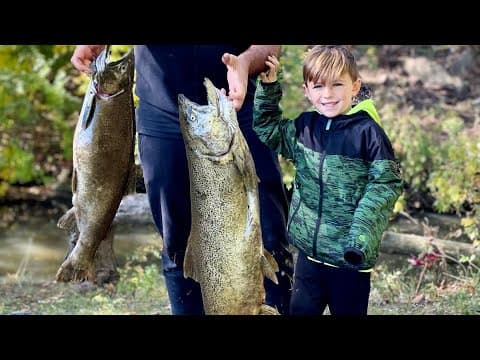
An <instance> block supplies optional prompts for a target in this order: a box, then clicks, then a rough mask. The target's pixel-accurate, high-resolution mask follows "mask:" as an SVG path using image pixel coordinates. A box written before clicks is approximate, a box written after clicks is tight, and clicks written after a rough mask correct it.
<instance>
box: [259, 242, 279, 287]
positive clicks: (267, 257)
mask: <svg viewBox="0 0 480 360" xmlns="http://www.w3.org/2000/svg"><path fill="white" fill-rule="evenodd" d="M262 271H263V274H264V275H265V276H266V277H267V278H268V279H270V280H272V281H273V282H274V283H275V284H277V285H278V279H277V275H276V274H275V273H276V272H277V271H278V264H277V261H276V260H275V258H274V257H273V256H272V254H270V253H269V252H268V251H267V250H266V249H263V256H262Z"/></svg>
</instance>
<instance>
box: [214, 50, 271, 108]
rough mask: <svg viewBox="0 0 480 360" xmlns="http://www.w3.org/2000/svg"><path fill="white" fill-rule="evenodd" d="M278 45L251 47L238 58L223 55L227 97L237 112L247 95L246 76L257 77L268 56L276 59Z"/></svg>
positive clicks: (264, 66)
mask: <svg viewBox="0 0 480 360" xmlns="http://www.w3.org/2000/svg"><path fill="white" fill-rule="evenodd" d="M279 54H280V45H251V46H250V47H249V48H248V49H247V50H245V51H244V52H243V53H241V54H240V55H238V56H235V55H232V54H229V53H225V54H223V56H222V61H223V63H224V64H225V65H226V66H227V69H228V71H227V80H228V87H229V89H228V97H229V98H230V99H231V100H233V104H234V106H235V109H236V110H237V111H238V110H240V108H241V107H242V105H243V101H244V100H245V95H246V94H247V87H248V76H249V75H258V74H259V73H260V72H262V71H264V70H265V68H266V65H265V61H266V60H267V58H268V56H269V55H275V56H276V57H278V56H279Z"/></svg>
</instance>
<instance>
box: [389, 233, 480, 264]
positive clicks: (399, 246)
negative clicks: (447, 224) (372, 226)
mask: <svg viewBox="0 0 480 360" xmlns="http://www.w3.org/2000/svg"><path fill="white" fill-rule="evenodd" d="M432 246H437V247H439V248H440V249H441V251H443V252H445V254H447V255H449V256H451V257H453V258H455V259H458V258H459V257H460V256H462V255H465V256H470V255H472V254H475V256H476V257H477V258H480V247H478V246H473V245H471V244H468V243H463V242H459V241H451V240H443V239H437V238H434V237H431V236H419V235H413V234H402V233H396V232H392V231H385V233H384V234H383V240H382V242H381V245H380V251H381V252H384V253H388V254H404V255H418V254H419V253H421V252H425V251H432V250H433V249H432Z"/></svg>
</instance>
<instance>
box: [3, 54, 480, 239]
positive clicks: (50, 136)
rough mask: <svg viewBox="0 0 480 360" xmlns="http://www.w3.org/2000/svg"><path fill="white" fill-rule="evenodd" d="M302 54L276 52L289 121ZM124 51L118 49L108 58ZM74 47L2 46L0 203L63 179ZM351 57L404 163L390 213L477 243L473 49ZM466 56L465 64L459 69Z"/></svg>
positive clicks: (298, 103)
mask: <svg viewBox="0 0 480 360" xmlns="http://www.w3.org/2000/svg"><path fill="white" fill-rule="evenodd" d="M308 48H309V46H308V45H285V46H283V48H282V56H281V63H282V77H281V81H282V87H283V89H284V97H283V99H282V102H281V106H282V109H283V111H284V116H285V117H287V118H291V119H293V118H295V117H296V116H297V115H298V114H299V113H300V112H302V111H305V110H307V109H308V108H309V104H308V103H307V102H306V100H305V97H304V96H303V90H302V82H303V80H302V68H301V63H302V60H303V57H304V55H305V52H306V51H307V50H308ZM128 49H129V46H128V45H116V46H114V47H113V50H114V54H112V56H113V57H114V58H115V57H116V56H120V55H122V54H123V53H124V52H125V51H126V50H128ZM73 50H74V46H73V45H2V46H0V201H1V200H2V197H4V198H7V197H8V194H9V192H11V191H14V189H15V188H19V187H24V186H31V185H41V186H47V187H48V186H55V185H56V184H58V183H60V182H63V183H68V181H65V174H70V171H71V166H72V164H71V160H72V137H73V131H74V127H75V123H76V119H77V116H78V112H79V110H80V108H81V103H82V98H83V94H84V92H85V89H86V86H87V82H88V78H87V77H86V76H84V75H83V74H80V73H78V71H76V70H75V69H74V68H73V66H71V64H70V62H69V60H70V57H71V54H72V53H73ZM352 51H353V52H354V54H355V55H356V57H357V60H358V63H359V66H360V73H361V74H362V77H364V75H366V76H365V78H364V82H365V83H367V84H368V85H369V86H370V87H371V88H372V89H373V90H374V100H375V101H376V103H377V108H378V110H379V113H380V116H381V118H382V123H383V126H384V128H385V130H386V132H387V133H388V134H389V136H390V138H391V140H392V143H393V145H394V148H395V150H396V154H397V156H398V157H399V159H400V161H401V165H402V169H403V175H404V178H405V180H406V184H407V185H406V190H405V194H404V196H402V197H401V199H400V200H399V202H398V203H397V207H396V210H397V211H409V212H414V211H419V210H423V209H427V210H433V211H437V212H443V213H456V214H458V215H460V216H462V217H464V225H465V231H466V232H467V233H468V234H469V236H470V238H471V239H472V241H478V229H479V224H480V221H479V215H478V214H479V213H480V210H479V203H480V199H479V198H480V195H479V194H480V156H479V155H480V154H479V153H480V130H479V128H480V122H479V118H480V115H479V113H480V111H479V109H478V107H479V104H480V93H479V91H478V88H479V86H478V85H479V84H478V82H476V81H475V79H477V78H478V76H476V75H478V74H480V70H479V69H480V66H479V62H480V60H479V59H480V56H478V55H480V47H478V46H470V45H457V46H453V45H452V46H450V45H425V46H422V45H415V46H403V45H376V46H370V45H355V46H352ZM465 54H466V55H465ZM467 55H468V56H470V57H471V59H470V61H465V60H463V61H464V62H463V63H461V62H460V65H458V64H459V61H460V60H458V59H465V58H467V57H468V56H467ZM420 58H421V59H424V58H425V59H428V61H429V62H428V63H427V64H428V66H430V65H431V66H432V67H433V65H438V66H441V67H442V68H443V69H445V70H446V71H447V72H448V73H449V74H451V75H452V76H453V75H457V77H458V78H460V79H461V82H462V84H461V86H460V87H459V89H461V90H458V89H457V90H458V91H456V90H455V89H453V90H452V88H449V87H448V86H447V85H448V84H447V85H446V86H437V88H435V87H434V88H433V90H432V87H431V86H430V87H429V86H428V81H429V80H428V79H427V80H425V79H422V78H421V74H420V75H418V74H417V75H412V74H413V73H414V71H413V70H411V69H408V68H407V66H406V64H407V62H408V61H410V60H411V59H414V60H418V59H420ZM462 65H463V66H462ZM417 67H418V66H417ZM437 72H439V71H437ZM415 76H416V77H415ZM429 76H430V78H432V79H435V76H436V74H435V72H433V73H432V74H430V75H429ZM282 168H283V170H284V181H285V183H286V184H288V183H290V182H291V180H292V178H293V176H294V167H293V165H292V164H290V163H287V162H284V161H282ZM67 178H68V176H67Z"/></svg>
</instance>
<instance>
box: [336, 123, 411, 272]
mask: <svg viewBox="0 0 480 360" xmlns="http://www.w3.org/2000/svg"><path fill="white" fill-rule="evenodd" d="M367 151H368V153H369V154H368V158H369V159H370V160H371V161H368V183H367V185H366V188H365V192H364V194H363V196H362V198H361V199H360V201H359V203H358V206H357V209H356V210H355V213H354V217H353V222H352V226H351V228H350V239H351V240H352V242H351V243H352V245H353V246H352V247H351V248H347V249H345V250H344V256H345V260H346V261H347V262H350V263H351V264H353V265H361V264H363V262H364V261H365V259H376V258H377V256H378V251H379V247H380V241H381V239H382V235H383V232H384V231H385V229H386V228H387V226H388V221H389V217H390V215H391V213H392V210H393V207H394V206H395V202H396V201H397V199H398V197H399V196H400V194H401V193H402V191H403V180H402V178H401V174H400V166H399V164H398V162H397V161H395V158H394V153H393V149H392V145H391V143H390V141H389V140H388V138H387V136H386V135H385V133H384V132H383V130H382V131H380V132H379V133H377V134H376V136H374V140H372V141H371V142H370V143H369V145H368V146H367Z"/></svg>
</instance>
